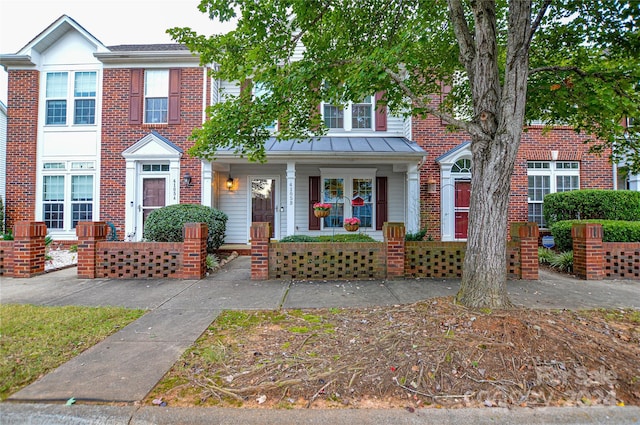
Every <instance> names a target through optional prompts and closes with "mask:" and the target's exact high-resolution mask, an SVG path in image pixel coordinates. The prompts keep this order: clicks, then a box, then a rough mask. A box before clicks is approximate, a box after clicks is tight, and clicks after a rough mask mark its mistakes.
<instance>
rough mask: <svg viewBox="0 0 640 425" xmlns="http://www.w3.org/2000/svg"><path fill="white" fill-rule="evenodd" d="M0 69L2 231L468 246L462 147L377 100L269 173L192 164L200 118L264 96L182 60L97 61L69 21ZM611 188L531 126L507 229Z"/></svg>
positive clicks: (101, 55) (166, 54)
mask: <svg viewBox="0 0 640 425" xmlns="http://www.w3.org/2000/svg"><path fill="white" fill-rule="evenodd" d="M0 64H1V65H3V66H4V67H5V69H7V71H8V74H9V93H8V105H7V111H8V112H7V113H8V128H7V171H6V173H7V187H6V198H7V199H6V210H7V217H8V224H9V225H11V224H12V223H15V222H16V221H22V220H36V221H43V222H45V223H46V225H47V228H48V232H49V234H50V235H52V237H53V238H54V239H57V240H73V239H75V227H76V225H77V223H78V222H80V221H96V220H104V221H108V222H110V223H112V224H113V227H114V228H115V229H116V231H117V238H118V239H120V240H123V239H126V240H141V239H142V238H143V232H142V229H143V226H144V220H145V217H146V216H147V215H148V214H149V213H150V212H151V211H153V210H154V209H157V208H160V207H162V206H165V205H171V204H177V203H196V204H203V205H208V206H213V207H216V208H219V209H221V210H222V211H224V212H226V213H227V214H228V215H229V221H228V223H227V232H226V242H228V243H242V244H244V243H247V242H248V241H249V239H250V232H249V230H250V226H251V223H252V222H256V221H260V222H270V223H271V224H272V226H271V229H272V235H271V236H272V237H274V238H276V239H279V238H281V237H284V236H286V235H293V234H308V235H317V234H335V233H342V232H345V230H344V228H343V224H344V220H345V219H346V218H350V217H358V218H359V219H360V221H361V225H360V231H361V232H364V233H367V234H370V235H371V236H373V237H374V238H376V239H382V224H383V223H384V222H386V221H392V222H404V223H405V224H406V228H407V230H408V231H410V232H414V231H417V230H419V229H420V228H422V227H424V226H427V227H428V234H429V235H430V236H431V237H432V238H433V239H436V240H438V239H441V240H464V239H465V238H466V219H467V215H468V211H469V204H468V201H469V196H468V194H469V190H470V183H469V181H470V176H471V172H472V171H473V167H472V164H471V161H470V158H471V155H470V151H469V146H468V145H469V143H468V137H466V136H465V135H463V134H459V133H449V132H447V131H446V130H445V125H444V124H443V123H442V122H441V121H440V120H439V119H436V118H427V119H420V120H417V119H405V118H403V117H400V116H394V115H392V114H389V113H388V112H387V110H386V108H384V107H380V106H378V105H377V104H376V101H377V100H378V99H379V94H376V93H372V94H371V96H368V97H367V98H365V99H363V101H362V102H360V103H353V104H349V105H347V107H345V108H340V107H338V106H336V105H331V104H322V105H320V111H321V112H322V114H323V119H324V122H325V124H326V125H327V127H328V128H329V131H328V133H327V135H326V136H323V137H319V138H316V139H314V140H311V141H302V142H299V141H281V142H278V141H275V140H270V141H269V142H268V143H267V145H266V151H267V162H266V163H264V164H256V163H249V162H248V161H246V159H243V158H240V157H239V156H238V155H236V154H235V153H234V152H232V151H220V152H218V155H217V158H216V160H215V161H203V160H200V159H197V158H193V157H190V156H189V155H188V152H187V151H188V149H189V147H190V146H192V144H193V141H191V140H189V135H190V134H191V131H192V129H193V128H196V127H198V126H200V125H201V124H202V122H203V121H204V119H205V108H206V107H207V106H208V105H211V104H213V103H215V102H217V101H219V100H220V99H221V97H222V95H223V94H231V95H234V94H235V95H237V94H238V93H240V90H241V89H242V88H243V87H244V88H246V87H251V89H252V90H254V93H255V94H256V95H259V93H258V92H259V90H260V87H259V85H250V86H247V85H241V84H239V83H238V82H226V81H219V80H216V79H212V78H211V77H210V76H209V75H208V72H207V71H208V68H207V67H204V66H201V65H200V64H199V58H198V57H197V56H195V55H193V54H192V53H190V52H189V51H188V50H186V49H185V48H184V47H183V46H181V45H177V44H162V45H121V46H106V45H104V44H103V43H102V42H101V41H99V40H97V39H96V38H95V37H94V36H92V35H91V33H90V32H88V31H87V30H86V29H84V28H83V27H82V26H81V25H80V24H78V23H77V22H76V21H74V20H73V19H72V18H70V17H68V16H66V15H65V16H62V17H60V18H59V19H57V20H56V21H55V22H54V23H52V24H51V25H50V26H49V27H48V28H46V29H45V30H44V31H43V32H41V33H40V34H38V35H37V36H36V37H35V38H34V39H33V40H32V41H31V42H29V43H28V44H27V45H26V46H25V47H23V48H22V49H21V50H20V51H18V52H17V53H15V54H3V55H0ZM634 184H635V183H634ZM617 185H618V182H617V180H616V167H614V166H612V165H611V164H609V162H608V160H607V159H606V158H600V157H596V156H594V155H591V154H589V153H588V152H587V147H586V146H585V145H583V144H582V143H581V139H580V138H579V137H578V136H576V135H575V134H574V133H573V132H572V131H571V130H570V129H566V128H557V129H554V130H552V131H551V132H549V133H543V132H542V127H536V126H533V127H531V128H529V129H528V131H527V132H526V133H525V134H524V136H523V142H522V148H521V150H520V155H519V157H518V162H517V164H516V169H515V174H514V177H513V182H512V195H511V204H510V205H511V207H510V220H511V221H536V222H538V223H539V224H541V225H544V222H543V221H542V199H543V197H544V195H545V194H546V193H550V192H556V191H565V190H574V189H578V188H605V189H610V188H614V187H616V186H617ZM315 202H326V203H330V204H331V205H332V208H331V214H330V215H329V216H328V217H321V218H318V217H315V215H314V214H313V210H312V205H313V204H314V203H315Z"/></svg>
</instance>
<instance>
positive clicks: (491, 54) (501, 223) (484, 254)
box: [450, 0, 531, 309]
mask: <svg viewBox="0 0 640 425" xmlns="http://www.w3.org/2000/svg"><path fill="white" fill-rule="evenodd" d="M450 2H451V3H455V2H456V0H450ZM472 7H473V16H474V20H475V25H474V28H475V34H474V43H475V46H474V47H475V49H474V50H475V54H474V56H473V58H472V60H471V61H469V62H467V63H465V66H466V68H467V73H468V75H469V79H470V83H471V88H472V96H473V106H474V117H473V121H474V122H475V123H476V124H477V125H479V126H480V127H481V128H482V134H480V135H472V138H471V152H472V160H473V169H472V177H471V203H470V211H469V229H468V235H467V236H468V237H467V251H466V256H465V261H464V270H463V275H462V282H461V285H460V290H459V292H458V294H457V295H456V300H457V301H458V302H459V303H461V304H463V305H465V306H468V307H471V308H491V309H499V308H508V307H510V306H511V303H510V301H509V298H508V296H507V261H506V260H507V223H508V211H509V193H510V190H511V176H512V174H513V168H514V164H515V159H516V155H517V153H518V148H519V146H520V137H521V133H522V124H523V121H524V109H525V103H526V96H527V78H528V71H527V69H528V65H529V60H528V57H529V56H528V48H529V40H530V36H531V33H530V30H531V3H530V1H524V0H518V1H511V2H510V4H509V17H508V19H509V33H508V41H507V52H506V63H505V71H504V76H503V81H502V84H501V81H500V74H499V67H498V48H497V42H496V36H497V33H496V13H495V11H496V9H495V0H476V1H475V2H473V3H472ZM463 30H464V29H463ZM462 33H463V31H462ZM456 34H457V35H458V33H456ZM458 39H459V41H460V36H459V35H458ZM463 40H464V41H466V38H463ZM469 50H471V49H468V48H467V49H466V50H465V51H469Z"/></svg>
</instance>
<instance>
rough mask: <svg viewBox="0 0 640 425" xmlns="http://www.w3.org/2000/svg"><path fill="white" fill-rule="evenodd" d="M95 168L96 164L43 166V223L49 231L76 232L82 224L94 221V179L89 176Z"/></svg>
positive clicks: (56, 163) (52, 164)
mask: <svg viewBox="0 0 640 425" xmlns="http://www.w3.org/2000/svg"><path fill="white" fill-rule="evenodd" d="M94 169H95V164H94V163H93V162H92V161H86V162H70V163H68V162H50V163H45V164H43V173H44V175H43V177H42V217H43V218H42V220H43V221H44V222H45V224H46V225H47V228H49V229H58V230H72V229H74V228H75V227H76V226H77V224H78V222H80V221H91V220H93V193H94V179H93V175H90V174H86V173H87V171H89V172H91V171H92V170H94ZM80 170H81V171H80ZM80 172H82V173H83V174H79V173H80ZM68 211H71V214H68V213H67V214H65V212H68Z"/></svg>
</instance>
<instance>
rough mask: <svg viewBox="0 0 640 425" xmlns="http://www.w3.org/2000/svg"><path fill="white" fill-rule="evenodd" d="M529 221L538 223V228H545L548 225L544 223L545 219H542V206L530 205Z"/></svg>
mask: <svg viewBox="0 0 640 425" xmlns="http://www.w3.org/2000/svg"><path fill="white" fill-rule="evenodd" d="M529 221H533V222H535V223H538V226H540V227H544V226H545V225H546V223H545V222H544V217H542V204H541V203H540V204H535V203H531V204H529Z"/></svg>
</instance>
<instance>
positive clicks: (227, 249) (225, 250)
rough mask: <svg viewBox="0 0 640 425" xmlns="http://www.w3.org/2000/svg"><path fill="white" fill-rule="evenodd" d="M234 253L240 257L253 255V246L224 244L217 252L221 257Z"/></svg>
mask: <svg viewBox="0 0 640 425" xmlns="http://www.w3.org/2000/svg"><path fill="white" fill-rule="evenodd" d="M233 251H235V252H237V253H238V255H251V244H240V243H238V244H223V245H221V246H220V248H218V250H217V251H216V252H217V253H218V254H221V255H229V254H231V253H232V252H233Z"/></svg>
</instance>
